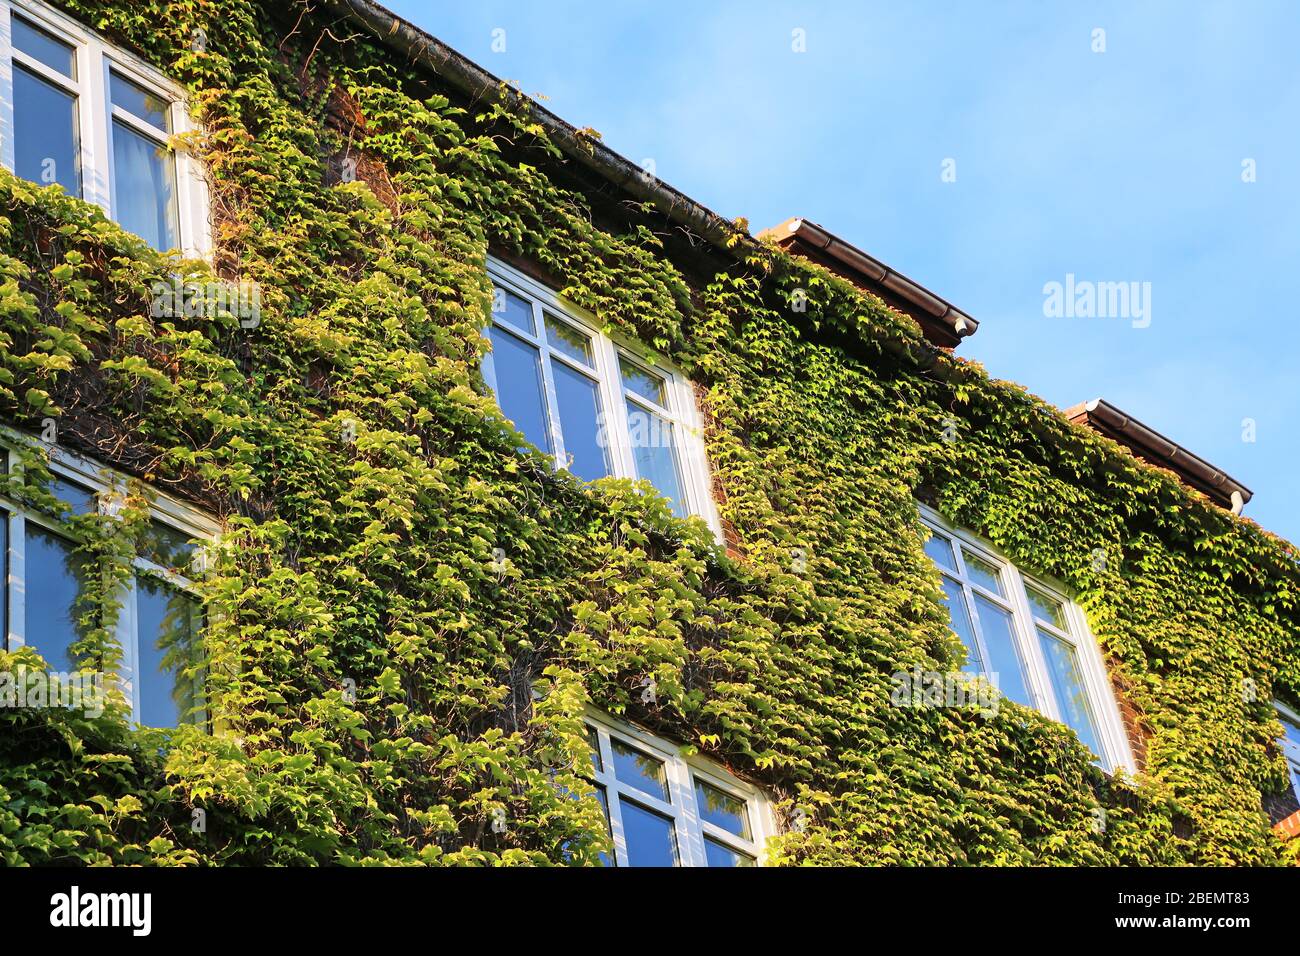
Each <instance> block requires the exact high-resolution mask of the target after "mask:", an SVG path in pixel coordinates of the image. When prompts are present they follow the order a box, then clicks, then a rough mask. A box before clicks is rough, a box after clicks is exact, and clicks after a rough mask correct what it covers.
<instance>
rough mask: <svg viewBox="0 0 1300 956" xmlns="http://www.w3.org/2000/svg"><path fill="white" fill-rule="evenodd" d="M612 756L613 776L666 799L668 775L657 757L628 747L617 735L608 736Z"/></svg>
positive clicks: (667, 798) (667, 797) (661, 798)
mask: <svg viewBox="0 0 1300 956" xmlns="http://www.w3.org/2000/svg"><path fill="white" fill-rule="evenodd" d="M609 744H610V751H611V753H612V756H613V758H614V776H615V777H617V778H618V779H619V780H621V781H622V782H623V783H626V784H628V785H629V786H632V787H636V788H637V789H638V790H642V791H644V792H646V793H648V794H651V795H652V796H656V797H658V798H659V799H660V800H664V801H668V800H669V799H670V798H669V796H668V775H667V774H666V773H665V772H664V762H663V761H662V760H660V759H658V758H657V757H652V756H650V755H649V754H647V753H642V752H641V751H640V750H637V749H635V748H633V747H629V746H628V745H627V744H625V743H623V741H621V740H619V739H618V738H617V737H610V738H609Z"/></svg>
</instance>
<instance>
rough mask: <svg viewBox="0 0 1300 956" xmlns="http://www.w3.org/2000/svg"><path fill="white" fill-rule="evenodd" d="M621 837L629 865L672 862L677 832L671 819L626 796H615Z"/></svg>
mask: <svg viewBox="0 0 1300 956" xmlns="http://www.w3.org/2000/svg"><path fill="white" fill-rule="evenodd" d="M618 805H619V809H620V810H621V811H622V819H623V839H624V840H625V841H626V843H627V861H628V864H629V865H630V866H676V865H677V834H676V833H675V832H674V830H673V821H671V820H669V819H668V818H667V817H664V816H661V815H659V814H658V813H654V812H652V811H650V810H646V809H645V808H644V807H640V806H637V805H636V804H635V803H633V802H632V801H630V800H619V802H618Z"/></svg>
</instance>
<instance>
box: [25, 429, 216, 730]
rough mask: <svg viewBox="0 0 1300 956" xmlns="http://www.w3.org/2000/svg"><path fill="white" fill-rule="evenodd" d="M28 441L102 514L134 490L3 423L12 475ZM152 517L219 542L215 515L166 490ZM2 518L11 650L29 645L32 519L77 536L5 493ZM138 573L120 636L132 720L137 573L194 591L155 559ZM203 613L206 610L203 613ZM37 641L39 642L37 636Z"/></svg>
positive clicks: (129, 587) (124, 596)
mask: <svg viewBox="0 0 1300 956" xmlns="http://www.w3.org/2000/svg"><path fill="white" fill-rule="evenodd" d="M22 445H26V446H28V447H35V448H39V449H42V450H44V451H45V452H46V454H47V456H48V468H49V471H50V473H51V474H52V475H54V476H57V477H59V478H64V479H67V480H68V481H71V482H73V483H75V484H77V485H80V486H81V487H84V488H86V489H87V490H89V491H90V492H92V493H93V494H94V496H95V500H96V503H97V509H98V513H99V514H111V513H113V509H114V508H115V507H116V502H119V501H121V500H122V498H123V497H124V496H125V495H126V494H127V493H128V491H129V488H128V479H127V478H126V476H124V475H121V474H119V473H117V472H114V471H112V470H111V469H109V468H106V467H104V466H102V465H99V464H97V463H96V462H93V461H91V460H90V459H88V458H84V457H82V456H80V455H77V454H74V453H73V452H70V451H68V450H67V449H64V448H59V447H58V446H50V445H47V444H45V443H44V442H39V441H37V440H35V439H33V438H31V437H30V436H27V435H24V434H23V433H21V432H18V431H15V430H14V429H11V428H8V427H5V426H0V455H4V456H6V464H7V468H8V470H9V473H10V474H15V475H21V472H22V465H21V462H20V460H19V450H18V449H19V447H20V446H22ZM151 491H152V497H151V500H150V503H149V517H150V519H151V520H156V521H158V522H160V523H162V524H164V525H167V526H168V527H170V528H172V529H174V530H176V531H179V532H180V533H182V534H184V535H186V536H187V537H188V538H191V539H193V540H195V541H198V542H200V545H201V544H202V543H203V542H215V541H216V540H217V538H218V536H219V533H220V530H221V527H220V525H219V524H218V523H217V522H216V521H214V520H213V519H212V518H210V517H208V516H207V515H204V514H203V513H202V512H200V511H198V510H196V509H194V508H193V507H191V506H189V505H186V504H184V503H182V502H180V501H178V500H176V499H175V498H172V497H170V496H168V495H166V494H164V493H162V492H159V491H156V490H153V489H151ZM0 520H3V521H7V522H8V535H7V537H8V545H9V549H8V553H7V555H6V556H5V557H6V558H7V560H6V562H5V566H6V568H7V573H6V580H5V592H4V593H3V594H0V600H3V601H4V602H5V603H4V609H5V615H4V618H5V629H6V631H7V632H8V633H7V634H6V635H5V637H6V640H7V646H8V649H9V650H10V651H12V650H15V649H16V648H18V647H22V646H24V645H25V644H26V643H27V630H26V605H25V600H26V587H25V586H24V581H25V559H26V546H25V537H26V525H27V523H28V522H31V523H33V524H36V525H39V526H40V527H42V528H44V529H46V530H47V531H50V532H51V533H53V534H56V535H58V536H59V537H61V538H63V539H64V540H67V541H71V542H74V543H75V537H74V536H73V535H72V534H71V533H69V530H68V528H67V527H65V526H63V525H62V524H61V523H60V522H59V521H58V520H57V519H56V518H54V517H52V516H50V515H45V514H41V513H40V512H38V511H35V510H33V509H32V508H30V507H27V506H24V505H20V504H18V503H16V502H14V501H12V500H10V499H9V498H6V497H4V496H3V495H0ZM131 567H132V572H133V573H132V574H130V575H129V576H128V577H127V579H126V582H125V585H124V592H123V593H121V594H120V595H119V599H120V601H121V608H120V610H119V611H118V615H117V621H116V626H115V629H114V638H115V639H116V641H117V643H118V645H119V647H120V648H121V650H122V657H121V661H120V664H119V666H118V668H117V669H116V671H115V672H114V676H115V677H116V679H117V682H118V686H119V688H120V689H121V691H122V693H123V694H124V695H125V697H126V699H127V700H128V701H129V702H130V703H131V719H132V720H134V721H135V722H137V723H138V722H139V721H140V699H139V695H137V694H136V693H135V677H136V673H137V670H138V667H139V661H140V648H139V633H138V631H137V622H138V614H137V609H136V572H144V573H147V574H150V575H152V576H154V577H156V578H158V579H160V580H162V581H163V582H165V583H166V584H169V585H171V586H172V587H175V588H177V589H178V590H181V591H184V592H186V593H188V594H190V595H192V596H196V597H197V595H194V582H193V579H192V578H189V577H186V576H183V575H180V574H177V573H176V572H175V571H174V570H172V569H170V568H163V567H160V566H158V565H156V564H154V563H153V562H151V561H149V560H147V559H145V558H141V557H136V558H134V559H133V560H132V562H131ZM199 613H201V611H200V612H199ZM33 643H35V644H36V645H37V647H38V648H39V643H38V642H37V641H36V638H35V637H33Z"/></svg>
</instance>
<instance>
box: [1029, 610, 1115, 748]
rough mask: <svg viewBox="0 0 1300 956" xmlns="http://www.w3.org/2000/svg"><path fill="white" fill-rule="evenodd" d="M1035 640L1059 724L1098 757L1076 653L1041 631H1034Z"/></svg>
mask: <svg viewBox="0 0 1300 956" xmlns="http://www.w3.org/2000/svg"><path fill="white" fill-rule="evenodd" d="M1038 640H1039V642H1040V643H1041V644H1042V647H1043V658H1044V659H1045V660H1046V661H1047V673H1048V675H1049V676H1050V677H1051V679H1052V690H1053V692H1054V693H1055V694H1056V703H1057V705H1058V706H1059V707H1060V709H1061V720H1062V721H1064V722H1065V723H1066V724H1068V725H1069V726H1070V727H1071V728H1072V729H1073V730H1074V732H1075V733H1076V734H1078V735H1079V739H1080V740H1081V741H1083V744H1084V746H1085V747H1087V748H1088V749H1089V750H1091V751H1092V752H1093V753H1094V754H1096V755H1097V756H1098V757H1100V756H1101V746H1100V745H1099V744H1098V743H1097V726H1096V724H1095V723H1094V722H1093V719H1092V705H1091V704H1090V703H1089V701H1088V691H1087V689H1086V688H1085V687H1084V685H1083V671H1082V670H1080V667H1079V655H1078V652H1077V651H1076V650H1075V649H1074V648H1073V647H1071V646H1070V645H1069V644H1067V643H1065V641H1063V640H1061V639H1060V638H1058V637H1055V636H1053V635H1051V634H1048V633H1047V632H1046V631H1044V630H1043V629H1042V628H1038Z"/></svg>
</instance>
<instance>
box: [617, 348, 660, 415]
mask: <svg viewBox="0 0 1300 956" xmlns="http://www.w3.org/2000/svg"><path fill="white" fill-rule="evenodd" d="M618 367H619V370H620V372H621V373H622V375H623V386H624V387H625V388H626V389H627V390H628V391H629V392H631V393H632V394H634V395H640V396H641V397H642V398H648V399H650V401H652V402H654V403H655V404H656V405H659V406H661V407H663V406H666V405H667V404H668V402H667V401H666V395H665V391H664V380H663V377H662V376H659V375H655V374H654V373H653V372H648V371H646V370H645V369H643V368H642V367H641V366H639V365H634V364H633V363H632V362H629V361H628V360H627V359H624V358H620V359H619V360H618Z"/></svg>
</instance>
